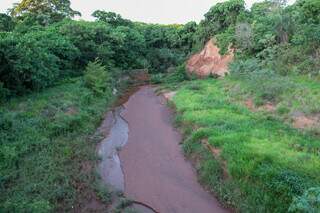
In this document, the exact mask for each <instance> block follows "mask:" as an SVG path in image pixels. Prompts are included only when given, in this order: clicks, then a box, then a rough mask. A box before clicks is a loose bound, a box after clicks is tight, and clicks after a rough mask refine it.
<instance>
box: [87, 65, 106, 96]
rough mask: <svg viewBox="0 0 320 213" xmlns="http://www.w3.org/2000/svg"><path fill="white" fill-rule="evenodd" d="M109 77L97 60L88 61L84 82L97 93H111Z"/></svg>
mask: <svg viewBox="0 0 320 213" xmlns="http://www.w3.org/2000/svg"><path fill="white" fill-rule="evenodd" d="M111 83H112V82H111V78H110V75H109V73H108V71H107V70H106V67H105V66H103V65H102V64H101V62H100V61H99V60H95V61H94V62H89V64H88V65H87V67H86V70H85V74H84V84H85V86H86V87H88V88H89V89H91V90H92V91H93V92H94V93H95V94H97V95H103V94H111Z"/></svg>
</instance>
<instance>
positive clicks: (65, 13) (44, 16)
mask: <svg viewBox="0 0 320 213" xmlns="http://www.w3.org/2000/svg"><path fill="white" fill-rule="evenodd" d="M70 6H71V2H70V0H22V1H21V2H20V3H18V4H14V6H13V8H12V9H10V13H11V15H12V16H13V17H19V18H24V17H28V16H32V17H35V18H36V20H37V21H38V22H39V23H40V24H43V25H47V24H50V23H52V22H58V21H61V20H62V19H64V18H72V17H74V16H81V13H80V12H78V11H75V10H73V9H72V8H71V7H70Z"/></svg>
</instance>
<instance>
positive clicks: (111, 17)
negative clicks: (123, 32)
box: [92, 10, 131, 26]
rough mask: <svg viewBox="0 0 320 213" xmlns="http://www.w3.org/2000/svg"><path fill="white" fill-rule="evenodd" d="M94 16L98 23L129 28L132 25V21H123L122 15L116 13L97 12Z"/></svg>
mask: <svg viewBox="0 0 320 213" xmlns="http://www.w3.org/2000/svg"><path fill="white" fill-rule="evenodd" d="M92 16H93V17H95V18H96V19H97V20H98V21H102V22H105V23H108V24H110V25H112V26H128V25H130V24H131V21H130V20H127V19H123V18H122V17H121V15H120V14H117V13H114V12H106V11H102V10H96V11H94V12H93V13H92Z"/></svg>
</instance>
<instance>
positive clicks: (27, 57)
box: [0, 30, 78, 94]
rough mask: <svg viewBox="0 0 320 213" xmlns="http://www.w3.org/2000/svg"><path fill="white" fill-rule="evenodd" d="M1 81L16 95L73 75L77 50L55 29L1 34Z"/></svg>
mask: <svg viewBox="0 0 320 213" xmlns="http://www.w3.org/2000/svg"><path fill="white" fill-rule="evenodd" d="M0 38H1V39H0V59H1V60H0V81H2V82H3V84H4V87H5V88H7V89H9V90H10V91H11V92H12V93H15V94H24V93H26V92H28V91H31V90H40V89H43V88H46V87H49V86H52V85H54V84H55V83H56V82H57V80H59V79H61V78H62V77H65V76H67V75H70V70H72V68H73V66H72V64H73V61H74V60H75V59H76V58H77V56H78V50H77V49H76V47H74V46H73V45H72V44H71V43H70V41H69V40H67V39H66V38H64V37H63V36H61V35H60V34H58V33H57V32H54V31H49V30H48V31H45V30H39V31H31V32H28V33H24V34H20V33H3V34H1V35H0Z"/></svg>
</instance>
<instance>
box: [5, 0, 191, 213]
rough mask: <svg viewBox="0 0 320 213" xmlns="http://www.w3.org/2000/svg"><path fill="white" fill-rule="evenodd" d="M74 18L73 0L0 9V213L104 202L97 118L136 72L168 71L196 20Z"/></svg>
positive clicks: (102, 13) (183, 49) (187, 41)
mask: <svg viewBox="0 0 320 213" xmlns="http://www.w3.org/2000/svg"><path fill="white" fill-rule="evenodd" d="M77 15H80V13H79V12H77V11H74V10H72V9H71V8H70V1H68V0H63V1H41V0H40V1H25V0H23V1H21V3H19V4H16V5H14V6H13V8H12V9H10V11H9V13H8V15H7V14H0V103H2V105H1V106H0V189H1V193H0V212H22V211H23V212H50V211H59V212H64V211H71V210H72V208H74V209H75V210H76V211H77V209H78V210H79V209H83V208H85V205H86V202H89V201H90V200H92V198H93V197H96V196H98V197H99V198H100V200H102V201H105V202H104V204H102V205H104V207H106V206H107V204H108V202H109V196H108V193H106V192H105V191H103V190H102V191H101V188H100V187H98V186H99V178H98V177H97V176H95V175H94V170H92V171H91V169H90V168H91V167H93V166H94V164H95V161H96V160H97V159H96V157H95V154H94V151H95V146H96V144H95V143H92V140H93V139H91V138H92V137H91V136H92V135H93V134H94V132H95V131H94V130H95V128H96V127H97V125H98V124H99V121H100V119H101V116H102V115H103V113H104V112H105V111H106V110H107V107H108V106H110V105H111V103H112V101H113V100H114V96H115V95H116V93H117V91H119V89H120V90H121V88H122V87H123V86H124V85H125V83H126V81H127V78H126V77H127V76H128V75H129V74H130V72H131V70H134V69H149V71H150V72H152V73H160V72H162V73H165V72H167V69H168V68H169V67H172V66H176V65H178V64H180V63H182V61H183V60H184V56H186V54H187V53H188V52H189V51H190V48H191V47H192V46H191V45H192V41H190V38H191V34H190V33H192V32H193V31H194V30H195V28H194V27H195V24H191V25H186V26H183V25H170V26H162V25H157V24H144V23H135V22H132V21H130V20H127V19H124V18H122V17H121V16H120V15H119V14H115V13H112V12H105V11H95V12H94V13H93V16H94V17H95V18H96V21H94V22H88V21H75V20H72V19H71V18H72V17H74V16H77ZM188 33H189V34H188ZM48 87H54V88H48ZM45 88H48V89H46V90H44V89H45ZM20 96H22V97H20ZM93 141H95V140H93ZM89 170H90V171H89ZM100 210H101V209H100ZM102 210H103V209H102Z"/></svg>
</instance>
